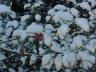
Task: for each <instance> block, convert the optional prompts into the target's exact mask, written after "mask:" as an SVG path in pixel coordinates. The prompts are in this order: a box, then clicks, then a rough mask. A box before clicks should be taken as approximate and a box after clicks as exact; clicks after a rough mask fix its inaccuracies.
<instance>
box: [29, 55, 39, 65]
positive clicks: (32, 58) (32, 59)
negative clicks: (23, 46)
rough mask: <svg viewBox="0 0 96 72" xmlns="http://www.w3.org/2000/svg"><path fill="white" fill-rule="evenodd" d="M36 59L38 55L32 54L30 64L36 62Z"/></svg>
mask: <svg viewBox="0 0 96 72" xmlns="http://www.w3.org/2000/svg"><path fill="white" fill-rule="evenodd" d="M36 59H37V57H36V55H35V54H32V55H31V57H30V65H31V64H34V63H35V61H36Z"/></svg>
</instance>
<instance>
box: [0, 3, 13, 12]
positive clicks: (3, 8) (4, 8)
mask: <svg viewBox="0 0 96 72" xmlns="http://www.w3.org/2000/svg"><path fill="white" fill-rule="evenodd" d="M0 13H11V9H10V8H9V7H8V6H6V5H3V4H0Z"/></svg>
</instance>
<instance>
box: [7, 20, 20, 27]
mask: <svg viewBox="0 0 96 72" xmlns="http://www.w3.org/2000/svg"><path fill="white" fill-rule="evenodd" d="M18 25H19V22H18V21H17V20H14V21H8V23H7V25H6V28H8V27H11V26H12V27H14V28H17V27H18Z"/></svg>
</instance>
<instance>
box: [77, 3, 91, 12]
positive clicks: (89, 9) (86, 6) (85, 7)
mask: <svg viewBox="0 0 96 72" xmlns="http://www.w3.org/2000/svg"><path fill="white" fill-rule="evenodd" d="M78 5H80V7H82V8H83V9H87V10H88V11H91V6H90V5H89V4H88V2H82V3H79V4H78Z"/></svg>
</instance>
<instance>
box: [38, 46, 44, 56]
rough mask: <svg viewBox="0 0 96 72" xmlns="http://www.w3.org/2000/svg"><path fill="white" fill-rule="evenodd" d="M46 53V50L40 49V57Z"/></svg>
mask: <svg viewBox="0 0 96 72" xmlns="http://www.w3.org/2000/svg"><path fill="white" fill-rule="evenodd" d="M44 53H45V50H44V49H43V48H41V47H40V48H39V54H40V55H43V54H44Z"/></svg>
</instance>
